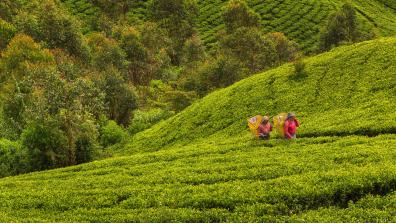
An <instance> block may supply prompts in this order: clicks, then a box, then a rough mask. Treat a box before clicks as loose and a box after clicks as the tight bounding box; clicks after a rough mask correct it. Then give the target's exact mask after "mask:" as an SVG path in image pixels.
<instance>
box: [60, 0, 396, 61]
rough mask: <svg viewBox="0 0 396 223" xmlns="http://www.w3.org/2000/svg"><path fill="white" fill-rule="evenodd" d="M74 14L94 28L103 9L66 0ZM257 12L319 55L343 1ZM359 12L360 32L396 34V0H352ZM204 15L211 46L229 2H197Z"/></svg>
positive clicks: (285, 2) (142, 13)
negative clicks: (324, 35)
mask: <svg viewBox="0 0 396 223" xmlns="http://www.w3.org/2000/svg"><path fill="white" fill-rule="evenodd" d="M62 2H64V3H65V5H66V6H67V7H68V8H69V9H70V10H71V12H72V13H74V14H75V15H77V16H78V17H79V18H80V19H82V21H85V23H88V24H91V23H92V21H91V20H92V19H94V17H92V15H93V14H92V12H94V11H95V12H96V11H97V10H98V9H99V8H98V7H97V6H95V5H92V0H62ZM247 2H248V4H249V5H250V7H252V9H253V10H254V11H256V12H257V13H258V14H260V16H261V19H262V21H261V23H262V27H263V29H264V30H265V31H266V32H283V33H285V34H286V35H287V36H288V37H289V38H291V39H293V40H295V41H296V42H298V43H299V45H300V47H301V48H302V49H303V50H304V52H306V53H312V52H315V50H316V48H317V45H318V44H317V43H318V38H319V37H318V35H319V31H320V28H321V27H323V26H324V25H325V23H326V20H327V17H328V16H329V14H331V13H332V12H334V11H336V10H337V9H338V8H339V7H340V6H341V5H342V4H343V3H344V1H343V0H319V1H312V0H300V1H293V0H280V1H273V0H247ZM351 2H352V3H353V5H354V6H355V7H356V9H357V10H358V19H359V22H360V23H361V24H362V25H361V27H360V30H361V31H362V32H363V33H370V32H372V30H373V29H374V30H375V32H377V34H378V35H381V36H392V35H395V34H396V9H395V8H396V7H395V4H396V3H395V1H394V0H386V1H385V0H369V1H366V0H352V1H351ZM197 3H198V6H199V11H200V15H199V18H198V31H199V34H200V36H201V38H202V39H203V41H204V43H205V44H206V45H207V46H209V47H210V46H211V45H213V44H214V43H215V42H216V37H215V36H216V33H217V32H218V31H219V30H221V29H222V28H223V27H224V24H223V22H222V17H221V12H222V7H223V6H224V5H225V4H226V3H227V0H202V1H197ZM134 4H135V5H134V7H132V9H131V11H130V12H129V13H127V16H126V17H127V18H128V20H129V21H131V22H132V23H139V22H140V21H144V20H147V15H148V12H147V7H148V1H147V0H142V1H137V2H136V3H134ZM102 10H103V9H102Z"/></svg>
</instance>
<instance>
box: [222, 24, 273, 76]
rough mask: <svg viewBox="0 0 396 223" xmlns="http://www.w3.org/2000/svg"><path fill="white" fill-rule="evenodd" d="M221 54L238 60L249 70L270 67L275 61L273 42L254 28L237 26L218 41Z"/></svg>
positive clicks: (255, 70) (256, 70) (260, 69)
mask: <svg viewBox="0 0 396 223" xmlns="http://www.w3.org/2000/svg"><path fill="white" fill-rule="evenodd" d="M220 50H221V52H222V54H223V55H230V56H232V57H234V58H236V59H237V60H238V61H240V62H241V63H242V64H243V65H244V66H245V67H247V68H248V69H249V71H250V72H253V73H254V72H259V71H262V70H264V69H267V68H269V67H272V66H273V65H274V64H275V62H276V59H277V58H276V57H277V55H276V49H275V44H274V43H273V42H272V41H271V40H270V39H269V38H268V37H266V36H265V35H263V34H262V33H261V32H260V30H258V29H256V28H248V27H242V28H238V29H237V30H236V31H234V32H233V33H232V34H229V35H226V36H225V37H224V38H223V39H222V40H221V41H220Z"/></svg>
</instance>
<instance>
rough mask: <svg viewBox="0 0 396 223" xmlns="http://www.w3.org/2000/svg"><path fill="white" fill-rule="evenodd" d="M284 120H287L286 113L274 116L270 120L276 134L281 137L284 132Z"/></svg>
mask: <svg viewBox="0 0 396 223" xmlns="http://www.w3.org/2000/svg"><path fill="white" fill-rule="evenodd" d="M286 119H287V113H280V114H278V115H276V116H274V117H273V119H272V121H273V122H274V127H275V129H276V132H278V134H279V135H280V136H281V137H285V130H284V128H283V127H284V126H285V121H286Z"/></svg>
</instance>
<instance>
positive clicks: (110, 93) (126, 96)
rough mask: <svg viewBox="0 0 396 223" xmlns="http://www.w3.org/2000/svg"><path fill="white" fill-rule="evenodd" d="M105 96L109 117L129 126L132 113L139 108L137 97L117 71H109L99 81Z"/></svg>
mask: <svg viewBox="0 0 396 223" xmlns="http://www.w3.org/2000/svg"><path fill="white" fill-rule="evenodd" d="M97 81H98V82H99V83H98V85H99V86H100V87H101V89H102V91H103V92H104V94H105V98H104V102H105V107H106V109H107V117H108V118H109V119H111V120H115V121H116V122H117V123H118V124H121V125H124V126H127V125H128V124H129V121H130V117H131V114H132V111H133V110H135V109H136V108H137V96H136V93H135V92H134V90H133V89H132V87H131V86H129V85H128V84H126V83H125V81H124V79H123V78H122V75H121V74H120V73H119V72H118V71H117V70H116V69H111V68H110V69H108V70H106V71H105V72H103V74H102V76H101V78H100V79H99V80H97Z"/></svg>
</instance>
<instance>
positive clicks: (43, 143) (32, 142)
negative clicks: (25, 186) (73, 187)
mask: <svg viewBox="0 0 396 223" xmlns="http://www.w3.org/2000/svg"><path fill="white" fill-rule="evenodd" d="M21 142H22V146H23V147H25V148H26V149H27V150H28V153H29V156H30V163H31V166H32V169H33V170H45V169H51V168H56V167H64V166H67V163H68V161H67V153H66V152H67V139H66V137H65V135H64V133H63V132H62V131H61V130H60V129H59V126H58V124H57V122H56V121H54V120H40V121H36V122H33V123H31V124H30V125H29V126H28V127H27V128H26V129H25V130H24V131H23V133H22V136H21Z"/></svg>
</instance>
